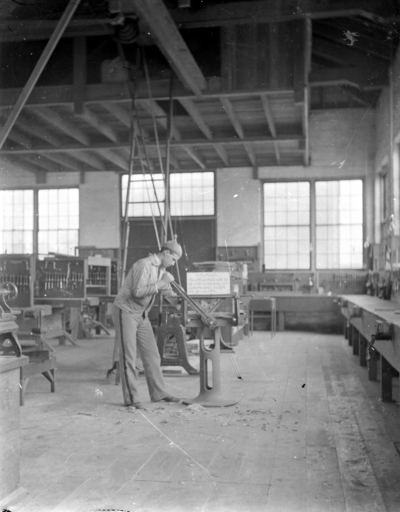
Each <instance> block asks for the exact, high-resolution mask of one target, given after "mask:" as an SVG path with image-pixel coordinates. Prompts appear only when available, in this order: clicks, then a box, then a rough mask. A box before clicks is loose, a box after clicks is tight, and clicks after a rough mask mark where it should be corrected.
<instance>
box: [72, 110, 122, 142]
mask: <svg viewBox="0 0 400 512" xmlns="http://www.w3.org/2000/svg"><path fill="white" fill-rule="evenodd" d="M80 117H82V119H84V120H85V121H86V122H87V123H88V124H89V125H90V126H92V127H93V128H95V129H96V130H97V131H98V132H100V133H101V134H102V135H104V137H106V138H107V139H110V140H111V141H112V142H117V141H118V135H117V134H116V133H115V131H114V130H113V129H112V128H111V127H110V125H108V124H106V123H103V121H101V119H99V117H98V116H97V115H96V114H94V113H93V112H92V111H91V110H89V109H88V108H87V107H84V108H83V112H82V115H81V116H80Z"/></svg>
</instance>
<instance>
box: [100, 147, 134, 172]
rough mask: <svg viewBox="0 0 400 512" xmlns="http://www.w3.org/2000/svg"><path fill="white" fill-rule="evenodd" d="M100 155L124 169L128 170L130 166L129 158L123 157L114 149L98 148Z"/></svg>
mask: <svg viewBox="0 0 400 512" xmlns="http://www.w3.org/2000/svg"><path fill="white" fill-rule="evenodd" d="M97 152H98V153H99V155H101V156H102V157H103V158H105V159H106V160H109V161H110V162H111V163H112V164H114V165H116V166H117V167H120V168H121V169H123V170H124V171H127V170H128V168H129V164H128V160H127V159H124V158H122V157H121V156H120V155H117V153H115V151H112V149H100V150H97Z"/></svg>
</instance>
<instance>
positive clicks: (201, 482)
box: [11, 331, 400, 512]
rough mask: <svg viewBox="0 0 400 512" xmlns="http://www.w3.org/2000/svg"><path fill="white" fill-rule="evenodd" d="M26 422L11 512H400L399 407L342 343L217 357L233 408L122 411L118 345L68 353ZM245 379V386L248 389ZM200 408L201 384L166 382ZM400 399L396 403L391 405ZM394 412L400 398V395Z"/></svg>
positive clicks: (33, 391) (306, 341) (300, 338)
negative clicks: (112, 372) (21, 491)
mask: <svg viewBox="0 0 400 512" xmlns="http://www.w3.org/2000/svg"><path fill="white" fill-rule="evenodd" d="M54 347H55V349H56V351H57V361H58V370H57V392H56V393H50V389H49V386H48V383H47V381H46V380H45V379H44V378H42V377H41V376H36V377H34V378H32V379H31V380H30V382H29V385H28V388H27V391H26V395H25V406H24V407H22V408H21V421H20V427H21V486H22V487H24V488H25V489H26V490H27V491H28V494H27V495H26V496H25V497H23V498H22V499H21V501H20V502H18V503H17V504H15V505H13V507H12V509H11V512H39V511H40V512H50V511H51V512H86V511H93V512H95V511H96V510H105V509H114V510H123V511H126V512H128V511H129V512H133V511H135V512H137V511H138V512H144V511H146V512H159V511H160V512H177V511H182V512H183V511H185V512H192V511H199V512H221V511H229V512H239V511H243V512H249V511H252V512H253V511H254V512H358V511H360V512H361V511H362V512H398V510H399V508H398V507H399V505H398V504H399V503H400V457H399V454H398V452H397V451H396V449H395V447H394V443H395V442H399V441H400V428H399V426H400V422H399V419H400V418H399V407H398V403H397V404H396V403H390V404H386V403H385V404H384V403H382V402H381V400H380V398H379V396H380V395H379V383H377V382H370V381H368V378H367V370H366V369H365V368H361V367H360V366H359V364H358V358H357V357H355V356H353V355H352V350H351V347H349V346H348V343H347V341H346V340H344V339H343V337H341V336H336V335H327V334H317V333H304V332H279V333H278V334H277V335H276V336H275V337H274V338H271V337H270V333H269V332H268V333H267V332H263V331H255V332H254V335H253V336H251V337H250V338H246V339H244V340H242V341H241V342H240V344H239V345H238V346H237V347H235V354H234V356H233V357H234V358H235V361H236V363H237V366H238V368H239V375H238V374H237V372H236V369H235V366H234V364H233V362H232V356H230V355H228V354H221V382H222V390H223V393H224V394H225V395H226V396H229V397H234V399H235V400H237V404H236V405H234V406H231V407H223V408H205V409H202V410H199V411H196V410H192V409H190V408H188V407H186V406H184V405H183V404H164V403H162V404H160V403H157V404H154V403H153V404H152V403H151V402H150V400H149V395H148V392H147V388H146V383H145V379H144V377H143V376H142V377H141V378H140V393H141V397H142V402H143V403H144V404H145V405H146V410H144V411H133V412H130V411H129V410H128V409H126V408H124V407H123V406H122V393H121V388H120V387H119V386H115V385H114V382H113V381H112V380H110V381H107V379H106V378H105V376H106V371H107V369H108V368H109V366H110V362H111V358H112V350H113V339H112V337H96V338H95V339H93V340H81V341H79V342H78V346H70V345H64V346H59V345H56V343H54ZM238 376H240V377H241V378H240V379H239V378H238ZM166 382H167V385H168V391H169V392H171V394H174V395H177V396H180V397H185V398H194V397H196V396H197V394H198V393H199V378H198V377H197V376H189V375H187V374H186V373H183V374H182V375H176V374H174V375H172V376H167V377H166ZM396 393H397V391H396ZM395 396H396V398H397V400H398V395H395Z"/></svg>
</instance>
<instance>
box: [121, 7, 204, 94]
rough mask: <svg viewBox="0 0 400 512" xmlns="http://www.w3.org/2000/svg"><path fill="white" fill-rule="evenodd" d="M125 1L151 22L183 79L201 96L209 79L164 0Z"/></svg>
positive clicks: (152, 30) (151, 29)
mask: <svg viewBox="0 0 400 512" xmlns="http://www.w3.org/2000/svg"><path fill="white" fill-rule="evenodd" d="M125 5H126V8H127V9H128V10H129V11H134V12H136V13H137V14H138V15H139V17H140V19H141V20H142V21H144V22H145V23H146V24H147V25H148V27H149V32H150V35H151V37H152V38H153V39H154V41H155V42H156V43H157V46H158V47H159V49H160V51H161V52H162V53H163V54H164V56H165V57H166V59H167V61H168V62H169V63H170V65H171V67H172V69H173V70H174V71H175V73H176V74H177V76H178V77H179V78H180V80H181V81H182V83H183V84H184V85H185V86H186V87H188V89H190V90H191V91H193V93H194V94H195V95H196V96H201V94H202V91H203V89H205V88H206V80H205V78H204V76H203V73H202V71H201V70H200V68H199V66H198V65H197V63H196V61H195V60H194V58H193V56H192V54H191V52H190V50H189V48H188V46H187V44H186V43H185V41H184V40H183V38H182V36H181V34H180V32H179V30H178V28H177V26H176V24H175V22H174V20H173V19H172V18H171V15H170V13H169V11H168V9H167V8H166V6H165V4H164V2H163V1H162V0H129V1H128V2H126V3H125Z"/></svg>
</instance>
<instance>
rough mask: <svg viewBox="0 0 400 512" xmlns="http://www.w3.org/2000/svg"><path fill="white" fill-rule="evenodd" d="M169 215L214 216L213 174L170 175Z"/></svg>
mask: <svg viewBox="0 0 400 512" xmlns="http://www.w3.org/2000/svg"><path fill="white" fill-rule="evenodd" d="M170 197H171V206H170V210H171V215H174V216H181V217H185V216H195V215H214V173H213V172H184V173H174V174H171V175H170Z"/></svg>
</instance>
